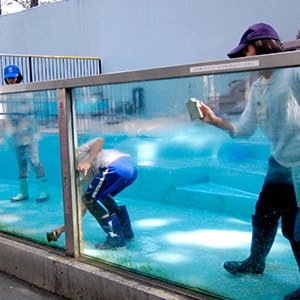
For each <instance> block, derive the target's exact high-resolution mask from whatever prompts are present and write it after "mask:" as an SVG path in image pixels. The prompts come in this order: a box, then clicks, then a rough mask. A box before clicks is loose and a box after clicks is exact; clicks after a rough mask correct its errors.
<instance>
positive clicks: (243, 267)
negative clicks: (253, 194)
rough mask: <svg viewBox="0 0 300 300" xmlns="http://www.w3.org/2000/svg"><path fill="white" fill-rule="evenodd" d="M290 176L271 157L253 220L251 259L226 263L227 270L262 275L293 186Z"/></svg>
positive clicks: (285, 169)
mask: <svg viewBox="0 0 300 300" xmlns="http://www.w3.org/2000/svg"><path fill="white" fill-rule="evenodd" d="M290 177H291V174H290V172H289V170H288V169H287V168H284V167H282V166H281V165H279V164H278V163H277V162H276V161H275V160H274V159H272V158H271V159H270V160H269V169H268V173H267V175H266V178H265V182H264V184H263V187H262V191H261V193H260V194H259V199H258V201H257V203H256V209H255V215H254V216H253V218H252V226H253V230H252V241H251V248H250V256H249V257H248V258H247V259H245V260H244V261H227V262H225V263H224V268H225V269H226V271H228V272H230V273H232V274H247V273H248V274H249V273H250V274H261V273H263V271H264V268H265V260H266V258H267V255H268V254H269V252H270V250H271V247H272V245H273V242H274V240H275V237H276V232H277V228H278V221H279V219H280V217H281V215H282V209H283V203H284V200H285V196H286V191H287V187H288V186H289V185H290V183H291V180H290Z"/></svg>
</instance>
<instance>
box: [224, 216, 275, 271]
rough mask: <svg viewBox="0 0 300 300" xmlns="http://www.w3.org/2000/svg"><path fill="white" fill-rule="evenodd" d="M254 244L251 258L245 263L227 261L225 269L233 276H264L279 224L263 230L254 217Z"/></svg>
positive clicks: (244, 261)
mask: <svg viewBox="0 0 300 300" xmlns="http://www.w3.org/2000/svg"><path fill="white" fill-rule="evenodd" d="M252 225H253V230H252V242H251V249H250V256H249V257H248V258H247V259H245V260H243V261H227V262H225V263H224V268H225V270H226V271H228V272H229V273H231V274H262V273H263V272H264V270H265V261H266V258H267V255H268V254H269V252H270V250H271V247H272V245H273V243H274V240H275V237H276V233H277V228H278V224H277V225H276V226H274V227H269V228H261V226H259V224H257V222H256V220H255V217H254V216H253V217H252Z"/></svg>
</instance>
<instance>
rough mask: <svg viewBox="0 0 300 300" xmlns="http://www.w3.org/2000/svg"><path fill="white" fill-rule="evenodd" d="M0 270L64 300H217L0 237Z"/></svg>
mask: <svg viewBox="0 0 300 300" xmlns="http://www.w3.org/2000/svg"><path fill="white" fill-rule="evenodd" d="M0 247H1V255H0V270H1V271H3V272H5V273H7V274H11V275H13V276H15V277H18V278H20V279H22V280H25V281H27V282H29V283H31V284H33V285H35V286H37V287H40V288H43V289H45V290H48V291H50V292H53V293H55V294H58V295H62V296H64V297H66V298H67V299H72V300H82V299H97V300H123V299H130V300H193V299H194V300H212V299H218V298H214V297H210V296H206V295H204V294H203V295H201V294H200V293H195V292H193V291H188V290H184V289H182V288H178V287H176V286H174V285H171V284H166V283H162V282H160V283H159V282H158V281H156V280H154V279H150V278H148V279H147V281H145V279H144V278H143V277H141V276H138V275H137V274H132V273H128V272H126V271H124V270H118V269H116V268H114V267H112V266H108V265H103V266H101V265H99V264H98V265H97V266H92V265H88V264H86V263H84V262H83V261H80V260H74V259H71V258H68V257H66V256H64V255H63V254H62V253H60V252H59V251H54V250H51V249H49V251H47V250H43V249H39V248H37V247H36V245H34V246H32V245H30V244H24V243H20V242H18V241H17V240H13V239H11V238H10V239H6V238H5V237H2V236H1V235H0Z"/></svg>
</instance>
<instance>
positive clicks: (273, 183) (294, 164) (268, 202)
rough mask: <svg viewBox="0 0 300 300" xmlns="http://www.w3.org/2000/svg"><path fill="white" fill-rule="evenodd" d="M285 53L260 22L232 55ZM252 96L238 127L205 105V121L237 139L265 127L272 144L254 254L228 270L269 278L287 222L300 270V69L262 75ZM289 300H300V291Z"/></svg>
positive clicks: (254, 226)
mask: <svg viewBox="0 0 300 300" xmlns="http://www.w3.org/2000/svg"><path fill="white" fill-rule="evenodd" d="M282 51H283V48H282V45H281V42H280V39H279V36H278V34H277V32H276V31H275V30H274V29H273V28H272V27H271V26H270V25H268V24H264V23H258V24H254V25H252V26H250V27H249V28H248V29H247V30H246V32H245V33H244V34H243V35H242V38H241V40H240V42H239V44H238V45H237V46H236V47H235V48H234V49H233V50H232V51H230V52H229V53H228V56H229V57H230V58H237V57H243V56H253V55H262V54H269V53H277V52H282ZM249 96H250V97H249V102H248V104H247V106H246V108H245V110H244V111H243V113H242V115H241V117H240V118H239V120H237V121H235V122H230V121H227V120H224V119H222V118H220V117H219V116H216V114H215V113H214V112H213V111H212V109H211V108H210V107H208V106H207V105H206V104H204V103H203V102H201V104H200V109H201V111H202V114H203V116H202V117H201V118H200V119H201V120H202V121H204V122H206V123H209V124H212V125H214V126H216V127H218V128H220V129H222V130H225V131H227V132H228V133H229V134H230V135H231V136H232V137H250V136H251V135H252V134H254V132H255V131H256V129H257V128H258V127H260V128H261V130H262V132H263V133H264V135H265V136H266V137H267V138H268V139H269V140H270V141H271V145H272V146H271V157H270V159H269V162H268V171H267V174H266V176H265V180H264V184H263V186H262V190H261V192H260V194H259V198H258V201H257V203H256V207H255V214H254V215H253V216H252V242H251V248H250V255H249V257H248V258H246V259H245V260H243V261H227V262H225V263H224V268H225V269H226V271H228V272H230V273H232V274H261V273H263V272H264V269H265V261H266V257H267V255H268V253H269V252H270V250H271V247H272V245H273V242H274V240H275V236H276V233H277V228H278V222H279V219H280V218H281V222H282V233H283V235H284V236H285V237H286V238H287V239H288V240H289V242H290V244H291V247H292V250H293V254H294V256H295V258H296V262H297V264H298V266H299V269H300V228H298V231H297V230H296V231H295V234H294V229H295V228H296V227H297V226H295V219H296V215H297V211H298V207H297V202H296V196H295V192H296V195H297V194H298V195H300V188H299V186H300V180H299V177H300V176H299V175H300V172H299V171H300V152H299V151H298V149H300V106H299V105H300V70H299V69H298V68H297V69H295V68H293V69H292V68H291V69H277V70H266V71H262V73H261V74H260V76H259V78H258V79H257V80H256V81H255V82H253V83H252V85H251V89H250V94H249ZM298 199H299V197H298ZM299 219H300V218H299ZM296 225H297V224H296ZM299 227H300V224H299ZM297 236H299V238H297V239H295V238H296V237H297ZM285 299H300V289H298V290H296V291H295V292H293V293H292V294H290V295H287V296H286V297H285Z"/></svg>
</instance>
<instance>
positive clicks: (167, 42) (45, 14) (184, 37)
mask: <svg viewBox="0 0 300 300" xmlns="http://www.w3.org/2000/svg"><path fill="white" fill-rule="evenodd" d="M299 14H300V6H299V3H298V1H285V0H264V1H261V0H244V1H237V0H209V1H208V0H151V1H149V0H138V1H137V0H114V1H112V0H65V1H61V2H57V3H54V4H48V5H43V6H39V7H36V8H32V9H29V10H26V11H23V12H19V13H15V14H11V15H3V16H0V28H1V35H0V45H1V47H0V53H5V54H7V53H10V54H36V55H76V56H96V57H101V58H102V59H103V72H104V73H107V72H116V71H124V70H134V69H145V68H153V67H161V66H169V65H180V64H187V63H194V62H202V61H209V60H217V59H224V58H226V53H227V52H228V51H229V50H231V48H233V46H235V44H236V43H237V42H238V41H239V39H240V36H241V34H242V32H243V31H244V30H245V29H246V28H248V26H249V25H251V24H252V23H256V22H266V23H270V24H272V25H273V26H274V27H275V28H276V29H277V31H278V32H279V33H280V36H281V39H282V41H288V40H293V39H295V36H296V34H297V31H298V28H300V21H299Z"/></svg>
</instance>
